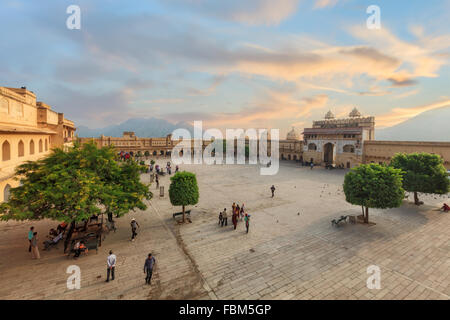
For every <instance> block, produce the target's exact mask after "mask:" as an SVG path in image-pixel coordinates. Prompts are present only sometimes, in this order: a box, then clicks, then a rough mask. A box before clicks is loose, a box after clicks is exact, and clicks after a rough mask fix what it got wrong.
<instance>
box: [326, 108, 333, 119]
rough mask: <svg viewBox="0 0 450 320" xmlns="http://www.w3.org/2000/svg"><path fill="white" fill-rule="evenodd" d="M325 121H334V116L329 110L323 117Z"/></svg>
mask: <svg viewBox="0 0 450 320" xmlns="http://www.w3.org/2000/svg"><path fill="white" fill-rule="evenodd" d="M325 119H327V120H329V119H334V114H333V112H331V110H330V111H328V112H327V114H326V115H325Z"/></svg>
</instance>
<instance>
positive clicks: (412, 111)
mask: <svg viewBox="0 0 450 320" xmlns="http://www.w3.org/2000/svg"><path fill="white" fill-rule="evenodd" d="M446 106H450V99H444V100H441V101H437V102H433V103H431V104H426V105H421V106H417V107H413V108H394V109H392V111H390V112H388V113H386V114H383V115H380V116H377V117H376V122H377V126H379V127H391V126H394V125H396V124H398V123H400V122H403V121H406V120H408V119H409V118H412V117H415V116H417V115H419V114H420V113H422V112H425V111H429V110H433V109H437V108H442V107H446Z"/></svg>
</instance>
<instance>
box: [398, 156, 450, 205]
mask: <svg viewBox="0 0 450 320" xmlns="http://www.w3.org/2000/svg"><path fill="white" fill-rule="evenodd" d="M443 163H444V161H443V160H442V158H441V157H440V156H439V155H437V154H429V153H425V152H423V153H410V154H405V153H399V154H396V155H395V156H394V157H393V158H392V160H391V166H393V167H394V168H398V169H401V170H402V171H404V175H403V188H404V189H405V190H406V191H410V192H414V203H415V204H416V205H419V204H420V201H419V197H418V194H417V193H418V192H423V193H436V194H446V193H447V192H449V187H450V186H449V185H450V181H449V179H448V178H447V172H446V170H445V167H444V165H443Z"/></svg>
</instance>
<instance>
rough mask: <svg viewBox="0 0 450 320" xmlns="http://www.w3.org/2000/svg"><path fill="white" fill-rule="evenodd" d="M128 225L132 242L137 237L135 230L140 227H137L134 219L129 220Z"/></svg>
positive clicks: (137, 224)
mask: <svg viewBox="0 0 450 320" xmlns="http://www.w3.org/2000/svg"><path fill="white" fill-rule="evenodd" d="M130 225H131V241H134V239H135V238H136V236H137V232H136V230H137V228H140V226H139V223H137V221H136V219H135V218H133V219H131V223H130Z"/></svg>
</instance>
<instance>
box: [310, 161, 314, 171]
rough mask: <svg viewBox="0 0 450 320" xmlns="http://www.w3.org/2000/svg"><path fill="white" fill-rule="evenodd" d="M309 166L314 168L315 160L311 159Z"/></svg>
mask: <svg viewBox="0 0 450 320" xmlns="http://www.w3.org/2000/svg"><path fill="white" fill-rule="evenodd" d="M309 166H310V167H311V170H312V169H313V168H314V162H312V161H311V163H310V164H309Z"/></svg>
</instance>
